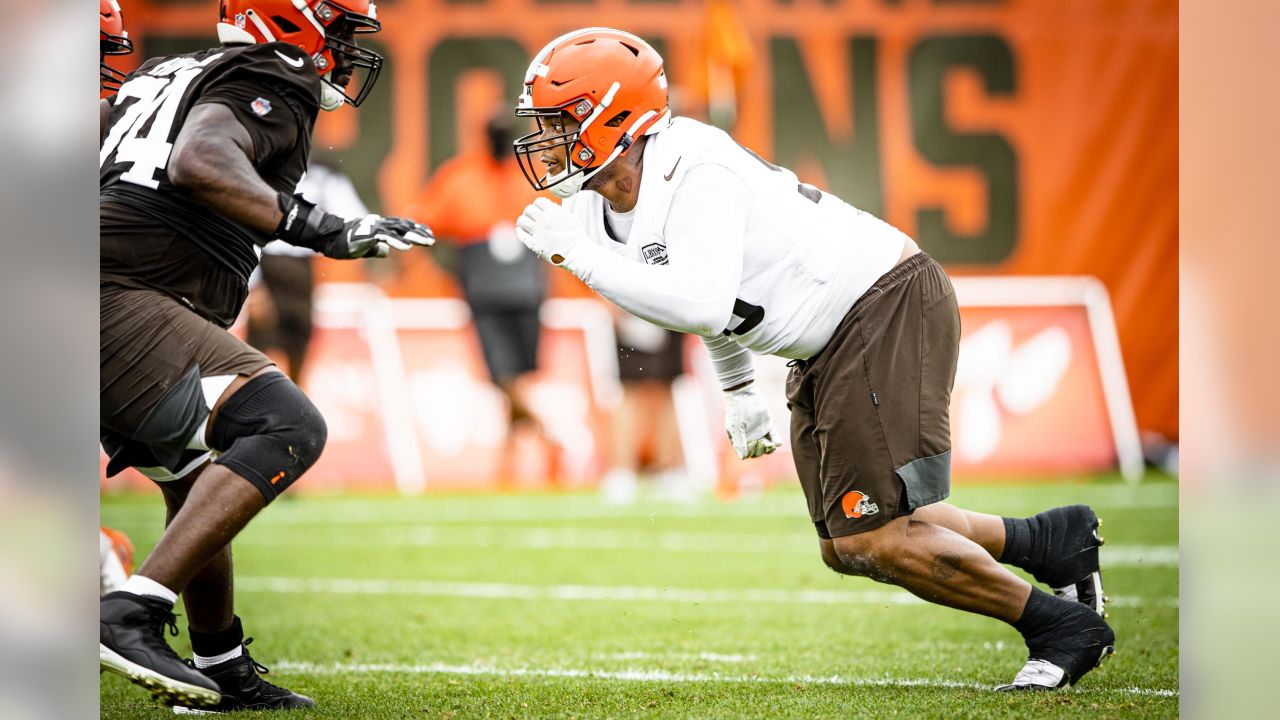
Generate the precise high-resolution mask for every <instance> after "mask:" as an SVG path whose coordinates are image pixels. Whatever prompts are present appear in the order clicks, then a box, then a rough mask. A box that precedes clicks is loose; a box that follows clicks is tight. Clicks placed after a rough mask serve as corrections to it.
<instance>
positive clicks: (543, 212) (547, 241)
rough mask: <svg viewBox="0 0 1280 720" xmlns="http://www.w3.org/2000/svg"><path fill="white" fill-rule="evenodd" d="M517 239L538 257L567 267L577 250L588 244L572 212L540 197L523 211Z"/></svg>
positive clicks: (518, 225)
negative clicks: (583, 244) (580, 246)
mask: <svg viewBox="0 0 1280 720" xmlns="http://www.w3.org/2000/svg"><path fill="white" fill-rule="evenodd" d="M516 237H518V238H520V242H523V243H524V244H525V247H527V248H529V249H530V250H532V251H534V252H535V253H537V255H538V257H540V258H542V259H543V260H546V261H547V262H549V263H551V264H552V265H563V266H565V267H568V260H569V259H570V258H572V257H573V251H574V248H576V247H578V245H579V244H580V243H586V242H587V234H586V233H585V232H583V230H582V226H581V225H580V224H578V219H577V218H575V217H574V216H573V213H571V212H569V211H568V210H566V209H564V207H562V206H560V205H557V204H555V203H554V202H551V201H550V200H548V199H547V198H538V199H537V200H534V201H533V202H531V203H529V206H528V207H526V208H525V209H524V212H523V213H522V214H521V215H520V219H518V220H516Z"/></svg>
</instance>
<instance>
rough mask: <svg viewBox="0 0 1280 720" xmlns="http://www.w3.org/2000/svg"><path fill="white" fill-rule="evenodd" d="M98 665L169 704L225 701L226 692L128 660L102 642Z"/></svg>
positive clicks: (207, 703) (99, 644) (199, 703)
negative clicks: (182, 679) (224, 694)
mask: <svg viewBox="0 0 1280 720" xmlns="http://www.w3.org/2000/svg"><path fill="white" fill-rule="evenodd" d="M98 666H99V667H100V668H101V669H103V670H110V671H111V672H113V673H115V674H117V675H120V676H121V677H124V678H126V679H128V680H129V682H131V683H133V684H134V685H138V686H139V687H143V688H146V689H147V690H148V691H150V692H151V693H152V694H153V695H155V696H156V697H157V698H158V699H160V700H161V701H162V702H164V703H166V704H170V705H194V706H196V707H206V706H209V705H217V704H218V703H219V702H221V701H222V693H220V692H218V691H217V690H210V689H208V688H204V687H200V686H199V685H192V684H191V683H185V682H182V681H181V680H174V679H173V678H170V677H165V676H164V675H161V674H160V673H158V672H156V671H154V670H151V669H149V668H145V667H143V666H141V665H139V664H137V663H135V662H131V661H129V660H126V659H125V658H124V657H122V656H121V655H120V654H119V653H117V652H115V651H114V650H112V649H111V648H109V647H107V646H106V645H103V644H102V643H98Z"/></svg>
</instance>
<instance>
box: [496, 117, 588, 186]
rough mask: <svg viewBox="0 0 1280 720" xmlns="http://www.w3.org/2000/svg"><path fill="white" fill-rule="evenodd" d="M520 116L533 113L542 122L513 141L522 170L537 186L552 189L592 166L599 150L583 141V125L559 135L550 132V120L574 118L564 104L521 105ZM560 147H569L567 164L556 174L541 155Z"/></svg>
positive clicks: (565, 148)
mask: <svg viewBox="0 0 1280 720" xmlns="http://www.w3.org/2000/svg"><path fill="white" fill-rule="evenodd" d="M516 116H517V117H531V118H534V119H535V120H536V121H537V123H538V127H537V129H535V130H534V131H533V132H531V133H529V134H528V135H524V136H522V137H521V138H519V139H518V140H516V141H515V142H514V143H512V147H513V148H514V149H515V155H516V159H517V160H518V161H519V163H520V170H521V171H522V172H523V173H524V177H525V179H526V180H528V181H529V184H530V185H532V186H533V187H534V189H536V190H539V191H541V190H548V189H550V188H551V187H553V186H555V185H558V184H560V183H561V182H564V181H565V180H567V179H569V177H570V176H573V175H576V174H579V173H585V172H587V171H588V170H589V169H590V165H591V163H592V162H593V161H594V160H595V158H596V154H595V152H594V151H593V150H592V149H591V148H589V147H587V146H585V145H583V144H582V143H581V142H579V138H580V137H581V136H582V128H581V127H578V128H575V129H573V130H569V131H567V132H562V133H559V134H556V135H548V134H547V133H548V132H549V130H550V128H549V125H548V122H549V121H550V120H551V119H553V118H558V117H564V118H571V117H572V116H571V115H570V114H569V113H568V111H566V110H562V109H561V108H520V109H517V110H516ZM560 148H564V151H565V152H564V157H563V158H561V159H562V160H563V161H564V163H565V167H564V169H563V170H561V171H560V172H558V173H556V174H555V175H552V174H551V172H550V171H549V170H548V169H547V166H546V165H545V164H544V163H543V162H542V157H541V156H542V153H544V152H546V151H548V150H558V149H560Z"/></svg>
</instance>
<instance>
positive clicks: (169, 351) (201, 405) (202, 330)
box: [99, 286, 271, 471]
mask: <svg viewBox="0 0 1280 720" xmlns="http://www.w3.org/2000/svg"><path fill="white" fill-rule="evenodd" d="M100 320H101V326H100V364H99V378H100V386H99V401H100V413H101V423H102V425H103V427H104V428H106V429H109V430H110V431H112V432H113V433H116V434H118V435H120V436H122V437H124V438H128V439H129V440H132V441H134V442H136V443H141V444H143V445H146V446H148V447H149V448H151V450H152V451H153V455H154V459H155V460H156V461H158V462H157V464H158V465H159V466H162V467H167V468H169V469H171V470H173V469H177V468H176V465H177V463H179V461H180V460H181V458H182V455H183V453H184V452H185V451H186V450H187V449H191V448H196V449H202V446H203V441H204V437H203V432H202V429H203V427H204V426H205V424H206V421H207V419H208V417H209V414H210V412H211V410H212V409H213V407H214V406H215V404H216V402H217V399H218V398H219V397H220V396H221V395H222V393H223V391H224V390H226V388H227V387H228V386H229V385H231V384H232V382H234V381H235V380H236V378H237V377H239V376H242V375H252V374H254V373H256V372H258V371H259V370H261V369H263V368H265V367H269V366H270V365H271V361H270V360H268V359H267V358H266V357H265V356H264V355H262V353H260V352H258V351H257V350H254V349H253V348H251V347H249V346H248V345H245V344H244V343H243V342H241V341H240V340H239V339H238V338H236V337H234V336H233V335H231V334H230V333H228V332H227V331H226V330H223V329H222V328H220V327H218V326H216V325H214V324H213V323H210V322H209V321H207V320H205V319H203V318H201V317H200V316H198V315H196V314H195V313H193V312H191V311H190V310H188V309H187V308H185V307H184V306H182V305H181V304H179V303H178V302H177V301H176V300H174V299H173V298H170V297H169V296H167V295H165V294H163V293H159V292H154V291H150V290H135V289H125V288H118V287H115V286H107V287H104V289H103V290H102V293H101V317H100ZM205 449H207V448H205ZM114 461H116V458H113V464H114V465H116V466H117V467H115V468H114V469H115V470H116V471H118V470H119V467H118V465H119V462H114ZM126 461H127V460H126ZM129 464H136V463H132V462H130V463H129Z"/></svg>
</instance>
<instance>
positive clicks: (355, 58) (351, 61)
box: [312, 4, 383, 108]
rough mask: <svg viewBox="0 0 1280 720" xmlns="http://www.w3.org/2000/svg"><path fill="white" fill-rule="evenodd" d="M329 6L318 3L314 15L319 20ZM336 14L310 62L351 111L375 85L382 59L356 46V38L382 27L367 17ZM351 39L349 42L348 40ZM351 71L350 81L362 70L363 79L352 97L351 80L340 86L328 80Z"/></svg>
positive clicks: (367, 95)
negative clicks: (349, 106)
mask: <svg viewBox="0 0 1280 720" xmlns="http://www.w3.org/2000/svg"><path fill="white" fill-rule="evenodd" d="M326 9H328V5H326V4H321V5H319V6H317V14H319V15H320V17H321V18H323V17H324V13H325V10H326ZM334 10H337V12H340V13H342V15H340V17H339V18H338V19H337V20H334V22H333V23H332V24H330V26H329V27H328V28H326V32H325V40H324V51H321V53H317V54H316V55H315V56H314V58H312V61H315V64H316V69H319V70H320V72H321V81H324V82H325V83H326V85H328V86H329V87H332V88H333V90H334V91H337V92H338V94H339V95H340V96H342V99H343V101H344V102H347V104H348V105H351V106H352V108H358V106H360V104H361V102H364V101H365V99H366V97H369V94H370V92H371V91H372V90H374V85H375V83H376V82H378V76H379V73H381V69H383V56H381V55H379V54H378V53H374V51H372V50H369V49H367V47H361V46H358V45H356V42H355V36H356V35H370V33H375V32H379V31H380V29H381V28H383V26H381V23H379V22H378V20H376V19H374V18H371V17H369V15H360V14H356V13H349V12H346V10H340V9H337V8H334ZM347 37H352V40H347ZM330 63H332V64H333V67H332V68H328V69H326V68H324V65H326V64H330ZM348 68H349V69H351V70H352V79H355V74H356V73H355V70H357V69H361V70H365V72H364V78H362V79H361V81H360V83H358V86H357V87H358V88H357V90H356V92H355V94H349V92H347V86H349V85H351V79H348V81H347V83H344V85H343V86H339V85H338V83H335V82H333V81H330V79H329V78H332V77H334V76H333V73H334V72H338V70H339V69H348Z"/></svg>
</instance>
